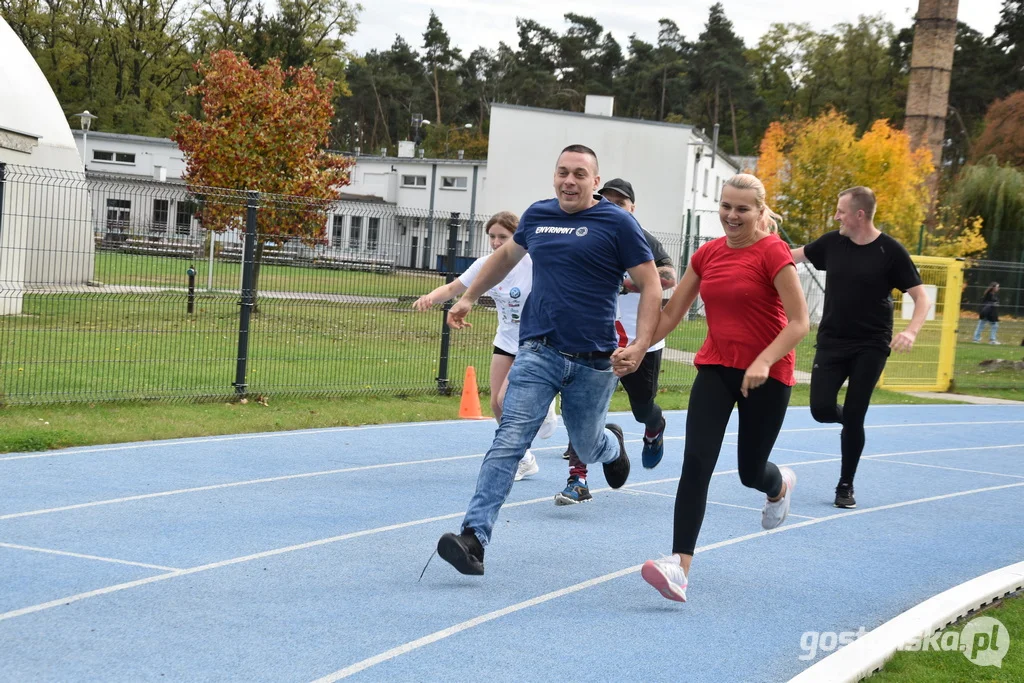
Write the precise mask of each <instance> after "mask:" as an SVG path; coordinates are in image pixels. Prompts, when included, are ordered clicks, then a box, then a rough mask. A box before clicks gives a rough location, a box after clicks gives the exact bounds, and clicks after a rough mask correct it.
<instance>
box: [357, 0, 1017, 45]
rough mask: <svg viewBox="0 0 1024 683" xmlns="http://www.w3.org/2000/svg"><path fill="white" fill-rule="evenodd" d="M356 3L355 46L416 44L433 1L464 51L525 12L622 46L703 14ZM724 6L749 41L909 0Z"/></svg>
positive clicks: (978, 20) (661, 3)
mask: <svg viewBox="0 0 1024 683" xmlns="http://www.w3.org/2000/svg"><path fill="white" fill-rule="evenodd" d="M361 4H362V5H363V11H362V12H361V13H360V15H359V27H358V29H357V30H356V34H355V35H354V36H352V37H351V40H350V46H351V48H352V49H353V50H355V52H357V53H359V54H363V53H365V52H367V51H368V50H372V49H378V50H386V49H387V48H389V47H390V46H391V44H392V43H393V42H394V39H395V34H396V33H397V34H400V35H401V36H402V37H403V38H405V40H406V41H407V42H408V43H409V44H410V45H412V46H413V47H414V48H416V49H420V48H421V47H422V45H423V31H424V29H425V28H426V25H427V19H428V18H429V17H430V10H431V9H433V10H434V12H435V13H436V14H437V16H438V17H439V18H440V19H441V23H443V24H444V27H445V29H446V30H447V31H448V35H449V36H451V39H452V43H453V44H454V45H455V46H457V47H459V48H461V49H462V53H463V55H465V56H469V53H470V52H472V51H473V50H474V49H476V48H477V47H479V46H481V45H483V46H484V47H487V48H491V49H493V48H496V47H497V46H498V43H499V42H501V41H504V42H505V43H507V44H509V45H511V46H513V47H515V46H516V44H517V42H518V40H517V37H516V17H523V18H527V19H533V20H535V21H537V22H539V23H540V24H542V25H544V26H547V27H549V28H551V29H554V30H555V31H557V32H558V33H562V32H563V31H564V30H565V27H566V24H565V20H564V19H563V15H565V14H566V13H567V12H574V13H576V14H583V15H586V16H591V17H594V18H596V19H597V20H598V22H599V23H600V24H601V25H602V26H604V28H605V30H606V31H607V30H610V31H611V32H612V34H613V35H614V36H615V38H616V40H618V41H619V44H620V45H621V46H622V48H623V53H624V54H625V52H626V47H627V45H628V40H629V35H630V34H632V33H636V34H637V36H638V37H639V38H640V39H641V40H645V41H647V42H650V43H653V42H655V41H656V40H657V37H658V20H659V19H661V18H663V17H665V18H668V19H672V20H673V21H675V22H676V23H677V24H678V25H679V28H680V29H681V30H682V32H683V35H684V36H685V37H686V39H687V40H693V39H695V38H696V37H697V35H698V34H699V33H700V32H701V31H702V30H703V27H704V22H705V21H706V20H707V17H708V8H710V7H711V5H712V4H713V3H712V2H709V1H708V0H672V1H668V0H591V1H590V2H586V3H581V2H551V1H550V0H361ZM723 5H724V6H725V14H726V16H727V17H728V18H729V19H730V21H732V23H733V27H734V29H735V30H736V32H737V33H738V34H739V35H740V36H741V37H742V38H743V40H744V41H745V42H746V44H747V47H753V46H754V45H756V44H757V41H758V39H759V38H760V37H761V35H762V34H763V33H765V31H767V30H768V27H769V26H770V25H771V24H773V23H776V22H781V23H788V22H809V23H810V24H811V26H812V28H814V29H817V30H822V29H826V28H830V27H832V26H834V25H835V24H838V23H841V22H851V23H853V22H856V21H857V16H858V15H860V14H878V13H881V14H883V15H884V16H885V17H886V18H887V19H888V20H889V21H890V22H892V23H893V25H895V26H896V28H897V29H900V28H903V27H905V26H910V24H911V23H912V19H913V16H914V12H915V11H916V10H917V0H857V1H856V2H850V3H846V2H837V1H836V0H784V1H780V2H768V1H767V0H723ZM959 6H960V21H963V22H965V23H967V24H968V25H969V26H971V27H972V28H974V29H976V30H978V31H980V32H981V33H983V34H984V35H989V34H991V32H992V29H993V28H994V27H995V25H996V22H997V21H998V20H999V10H1000V8H1001V6H1002V2H1001V0H960V5H959Z"/></svg>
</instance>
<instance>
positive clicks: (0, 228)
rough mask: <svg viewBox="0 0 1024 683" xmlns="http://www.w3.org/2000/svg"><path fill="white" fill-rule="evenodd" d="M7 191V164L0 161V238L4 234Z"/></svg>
mask: <svg viewBox="0 0 1024 683" xmlns="http://www.w3.org/2000/svg"><path fill="white" fill-rule="evenodd" d="M6 189H7V164H5V163H4V162H2V161H0V237H3V234H4V194H5V190H6Z"/></svg>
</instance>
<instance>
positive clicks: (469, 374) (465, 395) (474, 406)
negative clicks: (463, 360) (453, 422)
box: [459, 365, 490, 420]
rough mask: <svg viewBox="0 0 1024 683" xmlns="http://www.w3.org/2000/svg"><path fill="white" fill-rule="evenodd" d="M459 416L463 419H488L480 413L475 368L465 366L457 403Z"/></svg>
mask: <svg viewBox="0 0 1024 683" xmlns="http://www.w3.org/2000/svg"><path fill="white" fill-rule="evenodd" d="M459 417H461V418H462V419H464V420H488V419H490V418H487V417H484V416H483V415H482V414H481V413H480V394H479V393H477V390H476V368H474V367H473V366H472V365H470V366H469V367H467V368H466V379H465V381H463V383H462V401H461V402H460V403H459Z"/></svg>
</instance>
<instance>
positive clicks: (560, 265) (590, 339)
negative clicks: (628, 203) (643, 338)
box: [512, 199, 654, 353]
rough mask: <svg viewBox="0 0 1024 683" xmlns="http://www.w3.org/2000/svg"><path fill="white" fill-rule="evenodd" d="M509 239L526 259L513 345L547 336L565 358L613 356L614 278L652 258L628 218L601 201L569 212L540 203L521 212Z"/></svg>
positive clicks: (619, 279)
mask: <svg viewBox="0 0 1024 683" xmlns="http://www.w3.org/2000/svg"><path fill="white" fill-rule="evenodd" d="M512 238H513V239H514V240H515V241H516V244H518V245H519V246H521V247H523V248H525V249H526V251H527V252H529V254H530V258H531V259H533V290H532V291H531V292H530V296H529V297H528V298H527V299H526V305H525V306H524V307H523V318H522V321H521V322H520V324H519V339H520V341H525V340H527V339H534V338H536V337H547V338H548V339H550V340H551V343H552V345H553V346H554V347H555V348H557V349H558V350H559V351H564V352H566V353H585V352H587V351H614V350H615V347H616V338H615V304H616V299H617V297H618V293H619V285H620V284H621V283H622V273H623V272H624V271H626V270H627V269H629V268H632V267H634V266H638V265H640V264H641V263H645V262H647V261H651V260H653V259H654V256H653V255H652V254H651V249H650V247H648V246H647V240H645V239H644V235H643V232H642V231H641V229H640V224H639V223H637V221H636V219H635V218H633V216H632V214H630V213H628V212H626V211H623V210H622V209H620V208H619V207H618V206H616V205H615V204H612V203H611V202H610V201H608V200H607V199H602V200H601V201H600V202H598V203H597V204H595V205H594V206H592V207H590V208H589V209H584V210H583V211H579V212H577V213H566V212H565V211H562V209H561V207H559V206H558V200H557V199H545V200H544V201H540V202H537V203H535V204H534V205H533V206H531V207H530V208H529V209H527V210H526V211H525V212H524V213H523V215H522V217H521V218H520V219H519V227H518V229H516V231H515V233H514V235H513V237H512Z"/></svg>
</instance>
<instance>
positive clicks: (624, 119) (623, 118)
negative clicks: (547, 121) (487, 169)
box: [491, 102, 697, 132]
mask: <svg viewBox="0 0 1024 683" xmlns="http://www.w3.org/2000/svg"><path fill="white" fill-rule="evenodd" d="M491 109H517V110H519V111H533V112H538V113H543V114H558V115H559V116H582V117H585V118H588V119H605V120H607V121H620V122H622V123H635V124H641V125H645V126H667V127H669V128H683V129H687V128H691V129H692V128H693V124H690V123H671V122H669V121H649V120H647V119H633V118H629V117H626V116H605V115H603V114H587V113H586V112H582V111H565V110H564V109H545V108H543V107H528V106H526V105H522V104H501V103H500V102H492V103H491ZM694 132H697V131H696V129H694Z"/></svg>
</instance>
